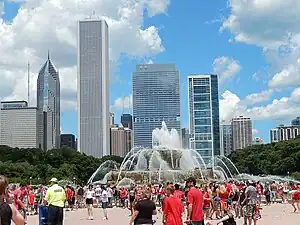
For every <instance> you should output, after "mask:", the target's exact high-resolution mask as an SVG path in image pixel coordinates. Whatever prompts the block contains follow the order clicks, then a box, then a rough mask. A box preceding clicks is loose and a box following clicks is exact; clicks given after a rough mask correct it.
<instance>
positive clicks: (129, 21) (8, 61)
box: [0, 0, 170, 110]
mask: <svg viewBox="0 0 300 225" xmlns="http://www.w3.org/2000/svg"><path fill="white" fill-rule="evenodd" d="M18 2H20V3H21V4H22V5H21V8H20V9H19V11H18V14H17V15H16V17H15V18H14V19H13V21H12V22H11V24H8V23H6V22H5V21H3V19H1V18H0V52H1V53H4V54H0V78H1V82H0V98H5V99H7V98H10V99H12V100H13V99H26V98H27V97H26V96H27V90H25V89H24V86H27V61H30V63H31V67H32V68H31V73H32V75H31V86H30V87H31V96H32V103H35V98H36V97H35V96H36V93H35V90H36V77H37V73H38V71H39V69H40V68H41V66H42V65H43V63H44V62H45V60H46V56H47V50H48V49H50V51H51V59H52V61H53V63H54V64H55V65H56V67H57V68H58V69H59V72H60V79H61V93H62V107H63V110H67V109H70V107H71V108H73V107H75V105H76V97H75V96H76V77H77V72H76V38H77V37H76V33H77V32H76V31H77V21H78V20H80V19H84V18H86V17H87V16H89V15H91V12H93V10H95V9H96V15H97V16H99V18H103V19H106V21H107V23H108V25H109V32H110V59H111V61H112V62H115V63H116V62H117V61H118V59H119V56H120V55H121V54H125V55H128V56H132V57H141V58H144V57H149V56H153V55H156V54H158V53H160V52H162V51H164V48H163V46H162V41H161V39H160V37H159V34H158V28H156V27H154V26H149V27H144V16H145V12H148V14H149V15H150V16H155V15H157V14H160V13H165V12H166V10H167V7H168V5H169V3H170V0H135V1H132V0H77V1H75V4H74V1H73V0H47V1H46V0H23V1H22V0H18ZM8 4H9V3H8ZM73 109H74V108H73Z"/></svg>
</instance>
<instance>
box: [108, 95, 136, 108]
mask: <svg viewBox="0 0 300 225" xmlns="http://www.w3.org/2000/svg"><path fill="white" fill-rule="evenodd" d="M111 108H112V109H114V110H122V109H131V108H132V94H130V95H129V96H125V97H120V98H117V99H116V100H115V101H114V104H113V105H112V107H111Z"/></svg>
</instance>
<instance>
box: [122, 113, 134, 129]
mask: <svg viewBox="0 0 300 225" xmlns="http://www.w3.org/2000/svg"><path fill="white" fill-rule="evenodd" d="M121 124H122V125H123V127H128V128H129V129H130V130H132V115H131V114H128V113H123V114H122V115H121Z"/></svg>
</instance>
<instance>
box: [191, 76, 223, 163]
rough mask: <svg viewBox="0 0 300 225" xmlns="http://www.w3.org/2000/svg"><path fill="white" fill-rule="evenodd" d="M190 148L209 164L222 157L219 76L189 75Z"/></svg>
mask: <svg viewBox="0 0 300 225" xmlns="http://www.w3.org/2000/svg"><path fill="white" fill-rule="evenodd" d="M188 84H189V86H188V96H189V101H188V103H189V130H190V133H191V136H192V138H191V144H190V146H191V147H192V148H193V149H195V150H196V151H197V152H198V153H200V155H201V156H202V158H203V160H204V161H205V162H206V163H208V162H209V161H210V160H211V159H212V157H213V156H214V155H220V124H219V96H218V76H217V75H212V74H205V75H189V76H188Z"/></svg>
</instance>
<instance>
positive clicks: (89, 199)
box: [85, 198, 94, 205]
mask: <svg viewBox="0 0 300 225" xmlns="http://www.w3.org/2000/svg"><path fill="white" fill-rule="evenodd" d="M93 203H94V201H93V199H92V198H87V199H86V200H85V204H87V205H93Z"/></svg>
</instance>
